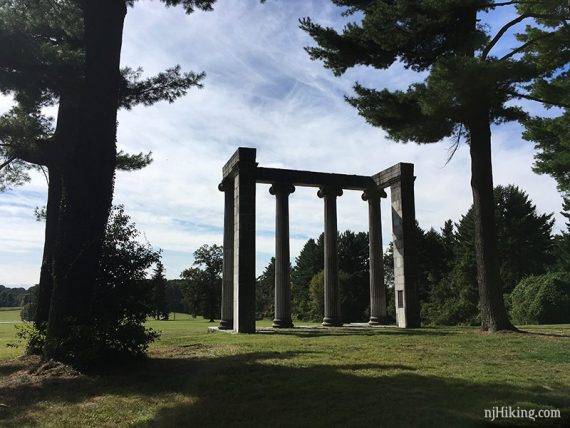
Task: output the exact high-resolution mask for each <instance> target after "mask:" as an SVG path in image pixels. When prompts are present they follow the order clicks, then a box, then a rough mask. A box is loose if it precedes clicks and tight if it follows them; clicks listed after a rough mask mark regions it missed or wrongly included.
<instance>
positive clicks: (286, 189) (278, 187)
mask: <svg viewBox="0 0 570 428" xmlns="http://www.w3.org/2000/svg"><path fill="white" fill-rule="evenodd" d="M293 192H295V186H293V185H292V184H290V183H273V184H272V185H271V187H270V188H269V193H271V194H272V195H279V194H283V193H284V194H286V195H289V194H291V193H293Z"/></svg>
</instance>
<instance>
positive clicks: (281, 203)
mask: <svg viewBox="0 0 570 428" xmlns="http://www.w3.org/2000/svg"><path fill="white" fill-rule="evenodd" d="M294 191H295V186H293V185H291V184H285V183H275V184H273V186H271V188H270V189H269V193H271V194H272V195H275V319H274V320H273V327H275V328H290V327H293V322H292V321H291V286H290V283H289V264H290V251H289V195H290V194H291V193H293V192H294Z"/></svg>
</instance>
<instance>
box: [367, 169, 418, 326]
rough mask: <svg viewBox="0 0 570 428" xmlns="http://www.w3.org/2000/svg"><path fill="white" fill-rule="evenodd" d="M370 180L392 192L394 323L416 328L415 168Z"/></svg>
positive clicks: (383, 173) (382, 174) (394, 170)
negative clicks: (388, 188)
mask: <svg viewBox="0 0 570 428" xmlns="http://www.w3.org/2000/svg"><path fill="white" fill-rule="evenodd" d="M373 178H374V179H375V180H376V181H377V182H378V183H380V184H381V186H382V187H388V186H389V187H390V190H391V199H392V242H393V246H394V295H395V306H396V323H397V324H398V327H403V328H415V327H419V326H420V305H419V300H418V291H417V281H418V274H417V249H416V215H415V206H414V180H415V177H414V165H413V164H409V163H399V164H396V165H394V166H393V167H391V168H388V169H386V170H384V171H382V172H381V173H379V174H377V175H375V176H374V177H373Z"/></svg>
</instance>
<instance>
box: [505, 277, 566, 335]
mask: <svg viewBox="0 0 570 428" xmlns="http://www.w3.org/2000/svg"><path fill="white" fill-rule="evenodd" d="M511 302H512V309H511V316H512V319H513V322H515V323H517V324H563V323H568V322H570V274H569V273H568V272H550V273H547V274H544V275H536V276H535V275H532V276H529V277H527V278H525V279H523V280H522V281H521V282H519V284H518V285H517V286H516V287H515V289H514V290H513V292H512V294H511Z"/></svg>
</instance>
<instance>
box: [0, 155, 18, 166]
mask: <svg viewBox="0 0 570 428" xmlns="http://www.w3.org/2000/svg"><path fill="white" fill-rule="evenodd" d="M14 160H16V157H15V156H14V157H11V158H10V159H8V160H7V161H6V162H4V163H3V164H0V169H4V168H6V167H7V166H8V165H10V164H11V163H12V162H13V161H14Z"/></svg>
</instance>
